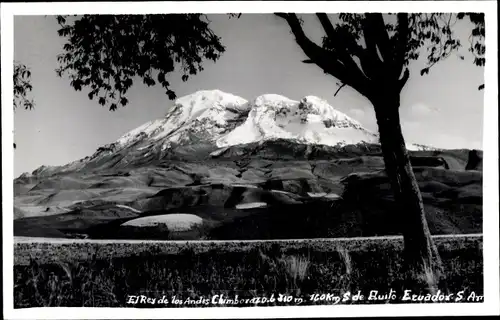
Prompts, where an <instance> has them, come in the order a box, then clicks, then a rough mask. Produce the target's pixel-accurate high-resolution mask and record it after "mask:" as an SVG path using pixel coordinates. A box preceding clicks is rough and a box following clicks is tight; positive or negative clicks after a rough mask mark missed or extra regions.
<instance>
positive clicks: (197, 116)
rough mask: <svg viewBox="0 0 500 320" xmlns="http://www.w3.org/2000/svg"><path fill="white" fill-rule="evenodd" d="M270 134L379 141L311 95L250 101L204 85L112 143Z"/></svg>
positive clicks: (227, 141)
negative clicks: (205, 87)
mask: <svg viewBox="0 0 500 320" xmlns="http://www.w3.org/2000/svg"><path fill="white" fill-rule="evenodd" d="M273 139H287V140H292V141H294V142H298V143H306V144H322V145H328V146H338V145H346V144H356V143H377V142H378V136H377V134H375V133H372V132H370V131H368V130H367V129H365V128H363V126H362V125H361V124H360V123H359V122H358V121H356V120H354V119H352V118H350V117H349V116H347V115H345V114H344V113H342V112H340V111H338V110H336V109H335V108H333V107H332V106H331V105H330V104H328V103H327V102H326V101H325V100H323V99H320V98H318V97H315V96H306V97H304V98H303V99H301V100H300V101H295V100H291V99H289V98H287V97H284V96H281V95H277V94H264V95H261V96H259V97H257V98H255V99H254V100H252V101H251V102H249V101H247V100H245V99H243V98H241V97H238V96H235V95H232V94H229V93H225V92H222V91H220V90H203V91H198V92H195V93H193V94H191V95H188V96H185V97H182V98H179V99H177V100H176V102H175V104H174V106H173V107H172V108H171V110H170V111H169V112H168V113H167V115H166V116H165V118H163V119H158V120H153V121H150V122H148V123H146V124H144V125H142V126H140V127H138V128H136V129H134V130H132V131H130V132H128V133H126V134H125V135H123V136H122V137H121V138H119V139H118V140H117V141H116V142H115V143H114V144H112V145H113V146H114V147H119V148H124V147H130V146H132V145H136V144H137V145H138V148H148V147H157V146H159V145H161V150H162V151H164V150H165V149H167V148H169V147H170V146H171V145H183V144H191V143H196V142H211V143H214V144H215V145H216V146H217V147H221V148H222V147H228V146H232V145H238V144H246V143H251V142H259V141H265V140H273ZM139 145H140V146H139Z"/></svg>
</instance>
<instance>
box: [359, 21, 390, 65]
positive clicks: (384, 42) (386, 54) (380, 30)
mask: <svg viewBox="0 0 500 320" xmlns="http://www.w3.org/2000/svg"><path fill="white" fill-rule="evenodd" d="M365 17H366V18H365V20H366V23H367V25H369V26H370V28H371V29H372V31H373V34H374V35H375V39H374V41H375V44H376V46H377V48H378V50H379V51H380V55H381V56H382V59H383V61H384V62H389V61H391V60H392V50H391V49H392V48H391V44H390V40H389V35H388V34H387V30H386V26H385V21H384V18H383V17H382V14H381V13H366V14H365Z"/></svg>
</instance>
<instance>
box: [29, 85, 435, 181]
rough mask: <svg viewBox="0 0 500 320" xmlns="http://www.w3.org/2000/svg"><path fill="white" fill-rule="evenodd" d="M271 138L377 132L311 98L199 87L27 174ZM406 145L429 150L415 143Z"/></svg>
mask: <svg viewBox="0 0 500 320" xmlns="http://www.w3.org/2000/svg"><path fill="white" fill-rule="evenodd" d="M277 140H281V141H289V142H291V143H296V144H302V145H304V144H306V145H309V146H312V145H318V146H321V145H323V146H328V147H343V146H346V145H359V144H367V145H369V144H378V135H377V134H375V133H373V132H370V131H369V130H367V129H365V128H364V127H363V126H362V125H361V123H359V122H358V121H356V120H354V119H352V118H350V117H349V116H347V115H346V114H344V113H342V112H340V111H338V110H336V109H335V108H334V107H332V106H331V105H330V104H328V102H326V101H325V100H323V99H321V98H318V97H315V96H306V97H304V98H302V99H300V100H299V101H296V100H291V99H289V98H287V97H284V96H281V95H277V94H264V95H261V96H259V97H257V98H255V99H253V100H251V101H247V100H245V99H243V98H241V97H238V96H236V95H233V94H229V93H225V92H222V91H220V90H203V91H198V92H195V93H193V94H190V95H187V96H184V97H182V98H179V99H177V100H176V101H175V103H174V104H173V106H172V107H171V108H169V110H168V112H167V114H166V115H165V117H164V118H162V119H156V120H152V121H149V122H147V123H145V124H143V125H141V126H139V127H137V128H136V129H133V130H131V131H129V132H127V133H126V134H124V135H123V136H121V137H120V138H119V139H117V140H116V141H115V142H112V143H110V144H107V145H104V146H102V147H100V148H98V149H97V151H96V152H95V153H94V154H93V155H91V156H89V157H85V158H83V159H80V160H76V161H73V162H71V163H68V164H66V165H63V166H41V167H40V168H38V169H36V170H35V171H33V175H45V176H48V175H51V174H53V173H55V172H70V171H79V170H85V169H92V168H102V167H103V166H106V167H121V168H123V167H126V166H129V165H131V164H134V165H142V164H148V163H150V162H151V161H159V160H161V159H164V157H165V156H166V155H167V154H168V153H169V152H170V151H171V150H173V149H175V148H176V147H180V146H185V147H188V148H193V153H196V152H197V151H196V150H198V149H199V150H202V149H203V148H205V149H204V150H207V151H208V153H211V154H212V155H215V154H218V153H224V150H227V148H229V147H231V146H235V145H248V144H251V143H264V142H266V141H277ZM197 148H198V149H197ZM200 148H201V149H200ZM207 148H208V149H212V150H208V149H207ZM214 148H215V149H218V150H215V151H214V150H213V149H214ZM407 148H408V149H409V150H429V149H432V148H430V147H427V146H422V145H415V144H407ZM186 152H189V151H186Z"/></svg>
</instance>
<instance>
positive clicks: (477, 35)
mask: <svg viewBox="0 0 500 320" xmlns="http://www.w3.org/2000/svg"><path fill="white" fill-rule="evenodd" d="M276 15H277V16H278V17H280V18H282V19H284V20H285V21H286V22H287V23H288V25H289V26H290V29H291V31H292V33H293V35H294V36H295V41H296V42H297V44H298V45H299V46H300V47H301V49H302V51H303V52H304V53H305V54H306V55H307V56H308V58H309V59H307V60H304V61H303V62H305V63H313V64H316V65H317V66H319V67H320V68H321V69H323V71H324V72H325V73H328V74H330V75H333V76H334V77H336V78H337V79H339V80H340V81H341V82H342V86H344V85H349V86H351V87H353V88H354V89H355V90H357V91H358V92H360V93H361V94H363V95H364V96H366V97H368V98H370V97H375V96H377V95H378V96H380V92H377V90H378V89H380V88H379V87H380V84H384V85H386V86H387V87H390V88H391V90H393V91H394V92H395V93H397V94H399V92H400V90H401V89H402V88H403V87H404V85H405V84H406V82H407V80H408V78H409V76H410V72H409V69H408V68H407V66H408V65H409V64H410V63H411V61H413V60H417V59H419V58H420V56H421V55H423V54H425V55H426V57H425V58H426V61H427V65H426V66H425V68H423V69H422V70H421V72H420V74H421V75H424V74H427V73H429V70H430V68H431V67H432V66H434V65H435V64H436V63H438V62H440V61H442V60H444V59H446V58H448V57H449V56H450V55H452V54H453V53H457V51H458V49H459V48H460V47H461V46H462V44H461V42H460V39H459V38H458V37H457V35H456V34H455V33H454V26H455V24H456V23H457V21H458V20H462V19H464V18H465V17H468V18H470V21H471V22H472V23H473V26H474V27H473V29H472V31H471V35H470V37H469V41H470V48H469V51H471V52H472V53H473V54H474V56H475V58H474V63H475V64H476V65H478V66H484V63H485V59H484V54H485V47H484V36H485V28H484V14H476V13H461V14H445V13H416V14H412V13H397V14H381V13H365V14H351V13H341V14H339V15H338V16H337V17H336V21H335V23H333V22H332V21H331V20H330V17H329V16H328V15H327V14H325V13H317V14H316V17H317V19H318V20H319V22H320V23H321V26H322V28H323V31H324V37H323V41H322V44H321V45H318V44H316V43H314V42H313V41H312V40H311V39H309V38H308V36H307V35H306V33H305V32H304V29H303V21H302V20H301V19H300V18H299V17H298V16H297V15H296V14H294V13H276ZM461 58H462V59H464V58H463V56H461ZM483 87H484V86H480V89H481V88H483ZM373 88H374V89H373Z"/></svg>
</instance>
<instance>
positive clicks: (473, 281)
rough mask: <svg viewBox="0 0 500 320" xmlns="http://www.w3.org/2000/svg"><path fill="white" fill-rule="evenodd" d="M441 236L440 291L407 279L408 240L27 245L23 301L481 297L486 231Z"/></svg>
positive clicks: (272, 302)
mask: <svg viewBox="0 0 500 320" xmlns="http://www.w3.org/2000/svg"><path fill="white" fill-rule="evenodd" d="M435 242H436V244H437V246H438V250H439V252H440V254H441V258H442V260H443V264H444V269H445V277H444V278H443V279H440V280H439V282H438V284H437V287H433V288H430V287H429V286H428V285H427V279H426V276H425V275H422V281H421V285H419V286H417V287H413V288H405V287H404V285H403V284H402V282H401V280H400V279H401V278H402V277H401V268H402V266H401V251H402V245H403V243H402V240H401V239H400V238H391V239H375V238H372V239H366V240H363V239H353V240H336V239H316V240H307V241H292V240H291V241H280V242H241V243H238V242H235V243H224V242H211V243H209V242H205V243H189V244H186V242H180V243H173V242H156V243H155V242H144V243H142V244H141V243H134V244H128V245H127V244H126V243H115V244H113V243H106V244H96V243H91V244H89V243H87V244H85V243H83V242H82V243H74V244H68V243H66V244H57V243H54V244H47V243H43V244H37V243H33V244H27V243H18V244H15V256H16V261H15V266H14V302H15V308H26V307H49V306H53V307H55V306H65V307H146V308H148V307H149V308H161V307H214V306H217V307H224V306H225V307H228V306H229V307H234V306H237V307H245V306H257V305H258V306H280V305H298V304H300V305H312V304H353V303H412V302H413V303H415V302H416V303H418V302H429V303H432V302H481V301H482V300H481V296H482V294H483V254H482V237H460V238H453V237H444V238H440V237H436V239H435ZM114 252H116V253H117V254H114ZM132 252H135V253H132ZM30 256H31V258H30ZM56 256H58V257H59V258H56ZM405 290H411V292H410V291H406V292H405ZM413 295H415V296H413Z"/></svg>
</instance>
